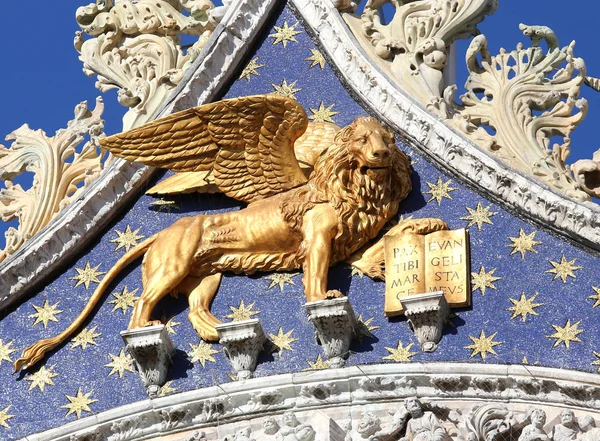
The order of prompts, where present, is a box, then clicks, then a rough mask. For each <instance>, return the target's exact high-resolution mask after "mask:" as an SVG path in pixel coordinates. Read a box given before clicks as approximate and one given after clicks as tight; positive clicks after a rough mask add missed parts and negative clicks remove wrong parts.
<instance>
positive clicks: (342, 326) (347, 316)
mask: <svg viewBox="0 0 600 441" xmlns="http://www.w3.org/2000/svg"><path fill="white" fill-rule="evenodd" d="M304 308H305V309H306V312H307V313H308V319H309V320H310V321H311V322H312V323H313V325H314V327H315V333H316V336H317V340H318V342H319V344H320V345H321V346H322V347H323V350H324V351H325V355H326V356H327V359H328V361H329V367H330V368H340V367H343V366H344V364H345V363H346V360H345V359H346V358H348V357H347V356H348V350H349V349H350V343H351V342H352V340H353V339H354V338H356V337H357V336H358V329H359V327H358V321H357V320H356V316H355V315H354V310H353V309H352V306H351V305H350V302H349V301H348V298H347V297H342V298H338V299H329V300H321V301H318V302H309V303H306V304H305V305H304Z"/></svg>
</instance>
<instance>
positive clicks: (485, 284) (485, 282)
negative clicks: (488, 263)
mask: <svg viewBox="0 0 600 441" xmlns="http://www.w3.org/2000/svg"><path fill="white" fill-rule="evenodd" d="M495 272H496V268H492V269H491V270H490V272H489V273H488V272H485V267H484V266H482V267H481V268H479V273H471V277H472V279H471V284H472V286H473V292H475V291H477V290H479V291H481V295H482V296H484V295H485V290H486V288H492V289H496V285H494V282H495V281H496V280H500V279H501V277H496V276H494V273H495Z"/></svg>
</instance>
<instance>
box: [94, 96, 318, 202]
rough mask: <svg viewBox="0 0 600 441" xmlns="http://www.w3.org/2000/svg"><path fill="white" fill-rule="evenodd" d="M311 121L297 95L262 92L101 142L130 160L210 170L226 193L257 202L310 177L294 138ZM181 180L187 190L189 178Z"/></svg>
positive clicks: (180, 169)
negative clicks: (289, 96) (186, 182)
mask: <svg viewBox="0 0 600 441" xmlns="http://www.w3.org/2000/svg"><path fill="white" fill-rule="evenodd" d="M307 124H308V118H307V115H306V112H305V111H304V109H303V108H302V106H301V105H300V104H299V103H298V102H296V101H295V100H293V99H290V98H285V97H280V96H277V95H256V96H248V97H241V98H235V99H231V100H223V101H219V102H216V103H211V104H207V105H204V106H200V107H196V108H193V109H188V110H184V111H183V112H179V113H176V114H173V115H170V116H167V117H166V118H161V119H160V120H157V121H153V122H151V123H148V124H146V125H144V126H141V127H138V128H136V129H133V130H130V131H128V132H126V133H121V134H119V135H114V136H110V137H108V138H105V139H103V140H102V141H101V145H102V147H103V148H105V149H107V150H110V151H111V152H112V153H113V154H114V155H115V156H118V157H121V158H124V159H126V160H128V161H140V162H143V163H144V164H147V165H150V166H153V167H161V168H168V169H171V170H173V171H175V172H184V173H189V172H203V173H207V172H208V173H210V174H211V176H212V179H214V184H215V185H216V186H217V187H218V188H219V189H220V190H221V191H222V192H223V193H225V194H227V195H228V196H231V197H234V198H236V199H239V200H242V201H245V202H253V201H255V200H258V199H262V198H265V197H269V196H271V195H273V194H277V193H280V192H282V191H286V190H289V189H291V188H294V187H297V186H299V185H302V184H304V183H305V182H306V177H305V176H304V174H303V172H302V169H301V168H300V166H299V164H298V161H297V160H296V157H295V156H294V142H295V141H296V139H298V138H299V137H300V136H301V135H302V134H303V133H304V131H305V130H306V127H307ZM192 181H193V180H192V179H190V180H189V182H192ZM173 182H175V181H173ZM177 182H178V184H177V186H176V187H177V188H179V189H181V188H182V186H181V183H182V182H183V181H177ZM173 185H175V184H173ZM190 185H192V184H190ZM167 187H168V185H167ZM165 190H166V189H165V187H163V188H162V189H161V191H163V192H164V191H165ZM163 194H164V193H163Z"/></svg>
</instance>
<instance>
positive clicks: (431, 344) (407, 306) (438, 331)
mask: <svg viewBox="0 0 600 441" xmlns="http://www.w3.org/2000/svg"><path fill="white" fill-rule="evenodd" d="M400 303H401V304H402V308H403V309H404V316H405V317H406V320H407V322H408V326H409V327H410V329H411V330H412V331H413V332H414V333H415V336H416V337H417V340H418V341H419V344H420V345H421V350H422V351H423V352H433V351H435V350H436V349H437V345H438V343H439V342H440V340H441V338H442V330H443V328H444V325H445V324H446V321H447V320H448V316H449V315H450V306H448V302H447V301H446V298H445V297H444V292H443V291H436V292H431V293H425V294H416V295H411V296H407V297H404V298H403V299H401V300H400Z"/></svg>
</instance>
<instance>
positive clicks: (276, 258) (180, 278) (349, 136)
mask: <svg viewBox="0 0 600 441" xmlns="http://www.w3.org/2000/svg"><path fill="white" fill-rule="evenodd" d="M410 189H411V182H410V170H409V165H408V160H407V158H406V156H405V155H404V154H403V153H402V152H400V151H399V150H398V149H397V148H396V146H395V145H394V142H393V135H392V134H391V132H390V131H389V130H388V129H387V128H385V127H383V126H382V125H380V124H379V123H378V122H377V121H376V120H374V119H372V118H359V119H358V120H356V121H355V122H354V123H353V124H352V125H350V126H348V127H346V128H344V129H342V130H341V131H340V132H338V134H337V135H336V138H335V143H334V144H333V145H332V146H331V147H330V148H328V149H327V150H326V151H325V152H324V153H323V154H321V156H319V158H318V160H317V163H316V164H315V168H314V171H313V172H312V174H311V175H310V178H309V180H308V182H307V183H306V184H303V185H301V186H299V187H296V188H294V189H292V190H288V191H286V192H284V193H280V194H277V195H274V196H271V197H268V198H265V199H261V200H258V201H256V202H253V203H251V204H250V205H248V206H247V207H246V208H244V209H241V210H239V211H232V212H228V213H222V214H215V215H198V216H195V217H186V218H183V219H180V220H178V221H177V222H175V223H174V224H173V225H172V226H170V227H168V228H166V229H165V230H163V231H161V232H160V233H158V234H156V235H155V236H153V237H152V238H149V239H147V240H146V241H145V242H144V243H142V244H140V245H139V246H138V247H136V248H135V249H133V250H131V251H130V252H128V253H127V254H126V255H125V256H123V258H121V260H119V262H117V263H116V264H115V266H114V267H113V268H112V269H111V270H110V271H109V273H108V274H107V275H106V276H105V278H104V279H103V280H102V283H101V284H100V285H99V286H98V288H97V290H96V292H95V293H94V295H93V296H92V299H90V303H89V305H88V306H91V308H88V307H86V310H85V311H84V312H82V314H80V316H79V317H78V318H77V320H76V321H75V322H74V323H73V324H72V325H71V326H70V327H69V329H67V330H66V331H64V332H63V333H62V334H60V335H59V336H57V337H55V338H54V339H47V340H45V341H44V340H42V341H40V342H38V343H36V344H35V345H33V346H32V347H31V348H30V349H28V350H27V351H26V356H25V357H24V358H22V359H21V360H23V361H22V362H21V365H22V364H23V363H25V362H27V361H30V362H35V361H37V360H38V359H39V358H41V357H42V356H43V352H45V351H46V350H47V348H48V347H55V346H56V345H57V344H59V342H61V341H64V339H66V336H68V335H69V333H70V332H73V329H75V328H76V327H77V326H78V325H79V324H80V323H81V322H83V320H84V319H85V317H86V315H87V314H88V309H90V310H91V309H92V308H93V305H94V304H95V303H96V302H98V301H99V299H100V297H101V293H102V291H103V290H104V289H106V287H107V286H108V284H109V283H110V281H111V280H112V279H113V278H114V277H115V276H116V275H117V274H118V272H120V271H121V270H122V269H123V268H124V267H125V266H126V265H128V264H129V263H130V262H132V261H133V260H134V259H135V258H137V257H139V256H140V255H141V254H143V253H144V252H145V257H144V260H143V267H142V270H143V280H142V281H143V285H144V289H143V292H142V294H141V296H140V299H139V300H138V301H137V303H136V305H135V307H134V311H133V314H132V317H131V321H130V325H129V327H130V329H131V328H138V327H143V326H148V325H149V324H154V323H155V322H153V321H151V320H150V316H151V313H152V310H153V309H154V307H155V306H156V304H157V303H158V301H159V300H160V299H162V298H163V297H165V296H166V295H167V294H169V293H170V292H172V291H179V292H184V293H186V294H187V295H188V296H189V304H190V313H189V318H190V321H191V322H192V325H193V326H194V328H195V329H196V331H197V332H198V333H199V334H200V336H201V337H202V338H204V339H206V340H217V339H218V335H217V332H216V329H215V325H217V324H218V323H220V321H219V320H218V319H217V318H215V317H214V316H213V315H212V314H211V313H210V311H209V309H210V304H211V302H212V299H213V298H214V295H215V294H216V292H217V289H218V286H219V283H220V280H221V274H222V273H223V272H227V271H231V272H235V273H246V274H249V273H253V272H255V271H279V270H291V269H296V268H300V267H301V268H302V269H303V271H304V276H303V283H304V290H305V294H306V298H307V301H309V302H310V301H317V300H324V299H326V298H327V297H331V296H339V295H341V293H339V292H338V291H327V273H328V268H329V266H330V265H331V264H333V263H336V262H339V261H342V260H344V259H346V258H348V257H349V256H350V255H351V254H352V253H353V252H355V251H356V250H358V249H359V248H361V247H363V246H365V245H366V244H367V243H368V242H369V241H370V240H371V239H373V238H374V237H375V236H376V235H377V234H378V233H379V231H380V230H381V228H383V226H384V225H385V223H386V222H387V221H388V220H389V219H390V218H391V217H392V216H394V215H395V214H396V213H397V211H398V207H399V203H400V201H401V200H402V199H403V198H404V197H406V195H407V194H408V192H409V191H410ZM40 348H42V349H41V350H40ZM40 352H41V355H40Z"/></svg>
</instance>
